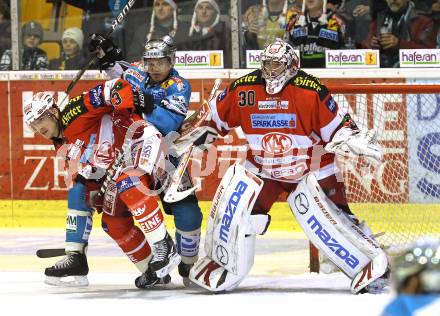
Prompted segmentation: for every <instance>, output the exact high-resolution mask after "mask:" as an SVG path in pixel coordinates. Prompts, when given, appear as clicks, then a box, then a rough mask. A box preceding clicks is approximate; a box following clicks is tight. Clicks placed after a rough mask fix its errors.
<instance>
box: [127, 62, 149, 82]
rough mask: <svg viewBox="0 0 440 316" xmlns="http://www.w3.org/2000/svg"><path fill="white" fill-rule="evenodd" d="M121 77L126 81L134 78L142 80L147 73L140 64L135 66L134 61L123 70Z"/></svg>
mask: <svg viewBox="0 0 440 316" xmlns="http://www.w3.org/2000/svg"><path fill="white" fill-rule="evenodd" d="M122 77H123V78H124V79H125V80H128V81H131V80H130V79H132V78H134V79H135V80H137V81H139V82H142V81H144V80H145V78H146V77H147V74H146V73H145V71H143V66H142V65H137V66H136V65H135V63H133V64H131V66H130V67H128V68H127V69H126V70H125V71H124V75H123V76H122Z"/></svg>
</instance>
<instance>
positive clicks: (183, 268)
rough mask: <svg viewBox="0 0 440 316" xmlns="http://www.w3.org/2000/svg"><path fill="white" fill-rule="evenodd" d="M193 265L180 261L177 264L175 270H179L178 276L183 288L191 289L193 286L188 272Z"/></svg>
mask: <svg viewBox="0 0 440 316" xmlns="http://www.w3.org/2000/svg"><path fill="white" fill-rule="evenodd" d="M193 265H194V264H193V263H191V264H186V263H183V261H181V262H180V263H179V266H178V267H177V269H178V270H179V274H180V276H181V277H182V279H183V285H185V287H192V286H193V285H194V284H193V283H192V282H191V281H190V279H189V271H190V270H191V268H192V267H193Z"/></svg>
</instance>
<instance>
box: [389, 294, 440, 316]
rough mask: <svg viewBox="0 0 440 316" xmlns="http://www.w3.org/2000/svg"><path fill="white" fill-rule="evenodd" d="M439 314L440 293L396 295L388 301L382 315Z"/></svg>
mask: <svg viewBox="0 0 440 316" xmlns="http://www.w3.org/2000/svg"><path fill="white" fill-rule="evenodd" d="M416 314H417V315H440V295H438V294H437V295H433V294H431V295H405V294H401V295H399V296H397V297H396V298H395V299H394V300H393V301H392V302H391V303H389V304H388V305H387V306H386V307H385V310H384V312H383V314H382V316H410V315H416Z"/></svg>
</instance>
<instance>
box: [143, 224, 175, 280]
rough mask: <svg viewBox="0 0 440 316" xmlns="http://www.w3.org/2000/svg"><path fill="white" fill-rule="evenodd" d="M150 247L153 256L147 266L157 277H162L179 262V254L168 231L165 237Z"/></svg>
mask: <svg viewBox="0 0 440 316" xmlns="http://www.w3.org/2000/svg"><path fill="white" fill-rule="evenodd" d="M152 248H153V258H152V259H151V261H150V265H149V266H150V268H151V270H152V271H153V272H156V275H157V277H159V278H162V277H164V276H166V275H167V274H169V273H170V271H171V270H172V269H173V268H174V267H175V266H177V265H178V264H179V262H180V256H179V254H178V253H177V250H176V246H175V245H174V242H173V239H171V237H170V235H169V234H168V232H167V234H166V235H165V238H164V239H162V240H159V241H158V242H155V243H154V244H153V247H152Z"/></svg>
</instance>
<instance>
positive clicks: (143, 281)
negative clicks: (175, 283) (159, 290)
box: [134, 267, 171, 289]
mask: <svg viewBox="0 0 440 316" xmlns="http://www.w3.org/2000/svg"><path fill="white" fill-rule="evenodd" d="M170 282H171V276H170V275H169V274H167V275H165V276H164V277H162V278H158V277H157V275H156V273H155V272H153V271H152V270H151V268H150V267H148V269H147V271H146V272H145V273H143V274H142V275H141V276H139V277H137V278H136V280H135V281H134V284H135V285H136V287H137V288H139V289H148V288H151V287H153V286H155V285H157V284H168V283H170Z"/></svg>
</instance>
